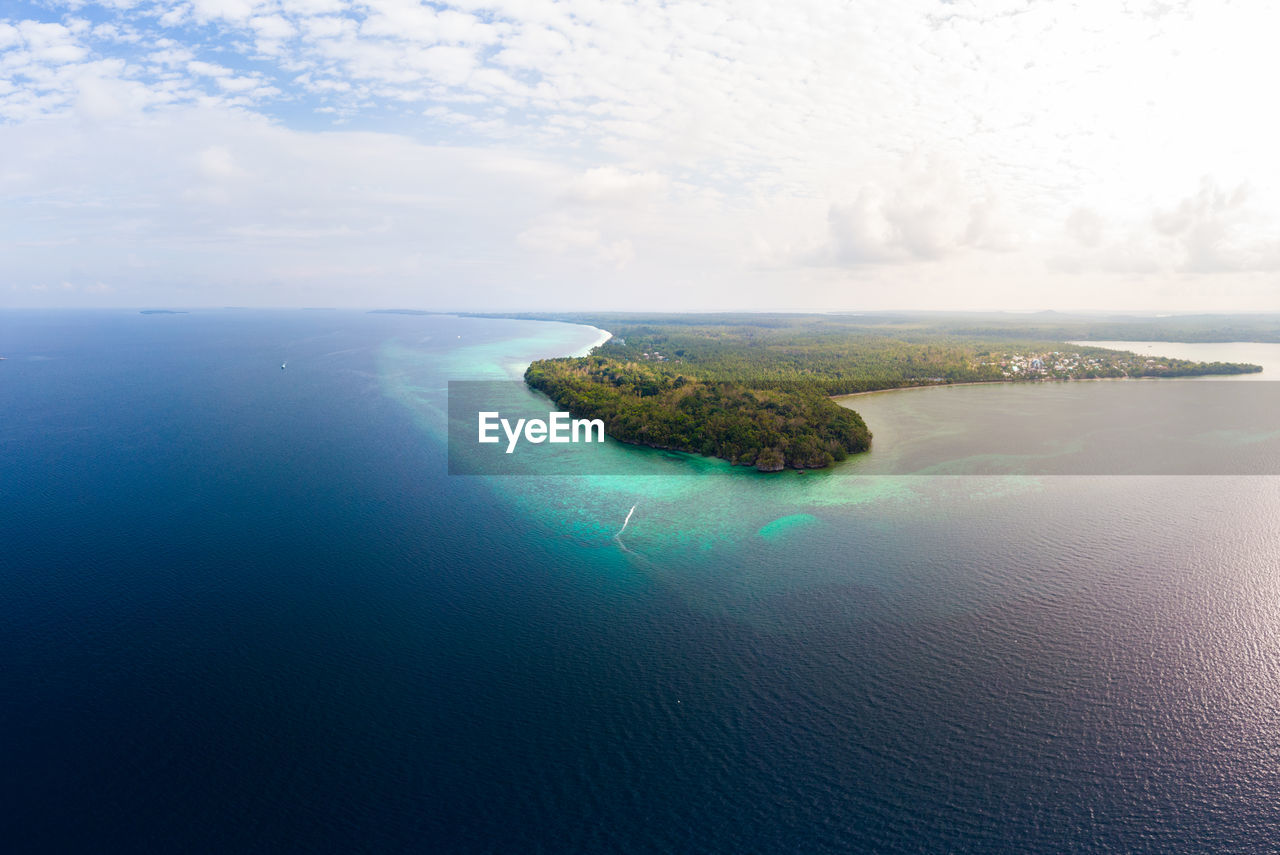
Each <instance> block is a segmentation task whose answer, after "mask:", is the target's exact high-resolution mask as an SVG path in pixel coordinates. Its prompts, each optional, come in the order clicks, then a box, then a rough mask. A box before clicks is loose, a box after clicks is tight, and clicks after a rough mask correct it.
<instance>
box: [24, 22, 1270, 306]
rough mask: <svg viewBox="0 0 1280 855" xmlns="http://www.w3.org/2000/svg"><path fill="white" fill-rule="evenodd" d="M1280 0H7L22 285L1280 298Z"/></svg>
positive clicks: (114, 301)
mask: <svg viewBox="0 0 1280 855" xmlns="http://www.w3.org/2000/svg"><path fill="white" fill-rule="evenodd" d="M1277 33H1280V4H1274V3H1271V2H1254V0H1245V2H1225V1H1224V0H1213V2H1198V0H1185V2H1183V0H1165V2H1151V3H1147V2H1123V0H1103V1H1102V2H1080V3H1072V2H1064V0H1053V2H1045V1H1044V0H1041V2H1035V0H991V2H963V0H955V2H945V0H892V2H888V1H887V0H882V2H860V0H849V2H845V1H844V0H787V2H763V1H762V0H728V2H715V0H709V2H683V1H682V0H674V2H657V0H649V2H627V1H626V0H611V1H610V2H600V0H559V2H551V0H460V1H459V2H449V3H445V2H440V3H425V2H418V0H363V2H347V0H179V2H150V0H105V2H97V3H95V2H87V0H71V2H54V0H37V2H24V0H5V2H3V3H0V307H3V306H10V307H24V306H54V307H56V306H121V307H125V306H129V307H132V306H139V307H157V306H172V307H196V306H225V305H245V306H345V307H370V308H373V307H401V308H424V309H437V310H479V311H564V310H568V309H592V310H605V309H612V310H639V311H644V310H692V311H698V310H720V309H735V310H822V311H863V310H876V309H1010V310H1019V311H1026V310H1042V309H1056V310H1079V309H1094V310H1126V311H1159V312H1190V311H1248V310H1264V311H1275V310H1280V165H1278V163H1280V161H1277V154H1278V153H1280V146H1277V142H1280V133H1278V132H1280V118H1277V116H1278V115H1280V114H1277V111H1276V110H1275V108H1274V104H1273V101H1274V97H1273V94H1272V90H1273V88H1274V83H1275V81H1276V80H1280V51H1278V50H1276V48H1275V39H1276V34H1277Z"/></svg>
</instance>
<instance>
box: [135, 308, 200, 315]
mask: <svg viewBox="0 0 1280 855" xmlns="http://www.w3.org/2000/svg"><path fill="white" fill-rule="evenodd" d="M138 314H140V315H189V314H191V313H190V312H183V311H179V310H177V309H143V310H141V311H140V312H138Z"/></svg>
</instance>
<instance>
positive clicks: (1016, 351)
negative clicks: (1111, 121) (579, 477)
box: [520, 314, 1262, 471]
mask: <svg viewBox="0 0 1280 855" xmlns="http://www.w3.org/2000/svg"><path fill="white" fill-rule="evenodd" d="M520 317H529V318H536V319H540V320H562V321H570V322H575V323H588V324H592V325H595V326H600V327H605V328H607V329H610V330H612V331H613V332H614V336H613V338H612V339H610V340H609V341H608V342H606V343H605V344H603V345H601V346H599V347H597V348H595V350H593V351H592V353H591V354H590V355H589V356H585V357H577V358H562V359H545V360H539V361H537V362H534V363H533V364H532V365H530V366H529V368H528V370H527V371H526V372H525V380H526V382H528V384H529V385H530V386H531V387H533V388H535V389H538V390H539V391H542V392H544V393H545V394H546V395H547V396H548V397H550V398H551V399H552V400H553V401H554V402H555V403H556V404H557V405H558V406H560V407H562V408H564V409H566V410H568V411H569V412H571V413H572V414H573V415H574V416H575V417H584V418H599V419H602V420H603V421H604V423H605V430H606V432H607V433H608V434H609V435H610V436H613V437H614V438H615V439H618V440H621V441H623V442H630V443H637V444H641V445H647V446H652V447H654V448H664V449H672V450H677V451H689V452H695V453H698V454H703V455H708V456H715V457H720V458H723V459H725V460H728V461H729V462H731V463H734V464H737V465H747V466H754V467H755V468H756V469H759V470H761V471H778V470H781V469H784V468H787V467H791V468H794V469H816V468H822V467H825V466H829V465H831V464H832V463H835V462H837V461H840V460H843V459H845V458H846V457H847V456H848V455H850V454H856V453H858V452H861V451H865V450H867V449H868V448H869V447H870V445H871V431H870V430H869V429H868V428H867V425H866V424H865V423H864V422H863V420H862V418H861V417H860V416H859V415H858V414H857V413H855V412H854V411H853V410H850V409H848V408H847V407H842V406H840V405H839V404H837V403H835V402H834V401H832V400H831V397H832V396H837V395H847V394H852V393H858V392H871V391H878V390H883V389H895V388H903V387H909V386H927V385H945V384H952V383H975V382H1045V381H1053V380H1059V381H1066V380H1085V379H1100V378H1122V377H1183V376H1196V375H1210V374H1240V373H1246V372H1255V371H1261V370H1262V369H1261V368H1260V367H1259V366H1256V365H1245V364H1239V363H1223V362H1214V363H1203V362H1191V361H1187V360H1181V359H1168V358H1156V357H1149V356H1141V355H1139V354H1135V353H1129V352H1124V351H1116V350H1107V349H1103V348H1097V347H1088V346H1080V345H1071V344H1067V343H1065V342H1063V341H1059V340H1046V339H1041V338H1039V337H1038V336H1037V333H1038V332H1040V330H1041V329H1042V327H1041V326H1040V325H1039V324H1037V323H1034V322H1029V323H1027V324H1026V325H1025V326H1023V327H1018V326H1016V325H1015V324H1014V323H1012V322H1010V321H1009V320H1008V318H1007V317H1004V318H1001V319H1000V321H1001V323H999V324H996V323H992V322H991V321H989V320H987V319H984V321H983V322H982V323H980V324H973V323H972V322H971V319H968V320H969V322H966V319H965V318H963V317H961V318H959V319H957V317H956V316H930V315H922V316H902V315H885V316H864V315H728V314H726V315H653V316H648V315H616V314H610V315H522V316H520ZM973 326H980V327H981V328H982V332H981V333H975V332H973V331H971V330H972V327H973ZM1068 326H1069V325H1062V324H1058V325H1056V326H1055V329H1056V330H1061V329H1064V328H1065V327H1068ZM1100 326H1102V327H1103V328H1104V329H1105V332H1106V334H1108V335H1114V334H1116V333H1117V332H1120V333H1121V335H1122V336H1124V335H1128V336H1133V335H1134V334H1136V333H1137V332H1139V331H1141V332H1147V331H1148V330H1149V329H1150V327H1149V326H1147V325H1143V324H1135V327H1137V328H1136V329H1134V330H1133V331H1131V332H1126V331H1124V330H1123V329H1119V330H1118V328H1117V322H1115V321H1113V320H1108V321H1107V322H1106V323H1105V324H1101V325H1100ZM1071 332H1073V333H1075V334H1076V335H1079V337H1081V338H1084V337H1087V336H1088V332H1087V331H1084V332H1085V334H1084V335H1080V333H1081V332H1082V331H1081V330H1078V329H1072V330H1071Z"/></svg>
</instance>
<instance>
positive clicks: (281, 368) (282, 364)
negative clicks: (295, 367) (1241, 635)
mask: <svg viewBox="0 0 1280 855" xmlns="http://www.w3.org/2000/svg"><path fill="white" fill-rule="evenodd" d="M288 364H289V363H287V362H281V363H280V370H281V371H283V370H284V367H285V366H286V365H288Z"/></svg>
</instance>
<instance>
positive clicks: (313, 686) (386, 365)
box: [0, 312, 1280, 852]
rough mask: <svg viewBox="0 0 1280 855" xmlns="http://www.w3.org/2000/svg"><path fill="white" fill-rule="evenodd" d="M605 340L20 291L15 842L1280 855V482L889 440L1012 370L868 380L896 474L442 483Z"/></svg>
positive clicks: (0, 450)
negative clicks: (981, 377) (961, 379)
mask: <svg viewBox="0 0 1280 855" xmlns="http://www.w3.org/2000/svg"><path fill="white" fill-rule="evenodd" d="M596 337H597V334H596V333H595V331H592V330H588V329H583V328H574V327H569V326H564V325H542V324H535V323H531V322H518V321H489V320H468V319H459V318H450V317H412V316H369V315H359V314H353V313H302V312H282V313H258V312H252V313H244V312H211V313H195V314H192V315H180V316H138V315H131V314H122V313H0V342H3V345H2V347H0V349H2V350H3V352H4V355H6V356H8V357H10V359H9V360H8V361H7V362H5V363H0V412H2V413H3V414H4V416H5V418H4V419H3V420H2V421H0V490H2V491H3V499H4V502H5V506H6V508H8V509H9V511H8V513H7V514H6V515H5V516H4V517H3V518H2V519H0V543H3V544H4V545H5V548H4V549H3V550H2V551H0V582H2V583H3V584H2V586H0V617H2V618H3V620H0V673H3V674H4V675H5V676H4V678H3V694H2V695H0V704H2V706H0V713H2V714H3V717H4V721H5V722H6V728H5V735H4V736H3V737H0V740H2V744H3V747H4V756H5V757H6V763H5V764H3V769H2V770H0V782H2V784H3V792H2V793H0V795H3V797H4V799H5V804H6V805H7V810H6V811H4V812H3V815H2V816H0V833H3V834H4V839H5V840H6V841H10V842H11V843H12V844H13V847H12V848H13V849H14V851H49V852H52V851H148V850H149V851H211V852H212V851H219V852H225V851H261V852H280V851H309V852H314V851H334V852H358V851H366V852H394V851H415V852H418V851H461V852H466V851H475V852H484V851H521V852H572V851H583V852H586V851H629V852H631V851H634V852H645V851H653V852H658V851H663V852H671V851H679V852H744V851H805V852H848V851H868V852H895V851H896V852H918V851H983V852H991V851H1006V852H1059V851H1132V852H1144V851H1145V852H1169V851H1187V852H1204V851H1250V852H1265V851H1274V834H1273V829H1274V827H1275V826H1276V824H1277V821H1278V820H1280V814H1278V813H1277V808H1276V805H1277V804H1280V800H1278V799H1277V795H1280V780H1277V774H1280V773H1278V772H1277V769H1280V766H1277V765H1276V763H1275V757H1276V751H1277V750H1278V747H1277V744H1276V738H1275V734H1276V733H1280V728H1278V725H1280V721H1277V715H1280V713H1278V712H1277V711H1280V646H1278V645H1280V642H1277V639H1280V607H1278V606H1277V603H1280V579H1278V578H1277V576H1278V574H1280V523H1277V520H1278V519H1280V514H1277V510H1280V487H1278V486H1277V485H1278V482H1277V481H1276V479H1274V478H1271V477H1259V476H1249V475H1225V474H1221V473H1219V474H1214V475H1207V476H1199V477H1189V476H1167V475H1166V476H1154V475H1149V474H1138V475H1129V476H1123V477H1118V476H1113V477H1103V476H1099V475H1089V474H1079V473H1075V474H1065V475H1064V474H1060V475H1051V474H1044V473H1036V474H1025V473H1024V474H1014V475H1002V476H996V475H984V476H973V475H939V474H924V475H919V474H907V473H909V472H914V471H920V470H924V469H928V468H930V467H937V466H939V465H943V466H945V464H946V463H947V462H948V460H949V458H946V454H947V453H949V451H954V450H955V449H956V448H961V449H962V450H963V451H964V454H965V455H969V454H970V452H969V450H967V448H964V446H965V444H966V443H969V442H970V439H967V438H966V432H965V431H964V430H958V431H957V430H952V429H951V428H952V427H954V426H956V425H959V426H961V427H963V425H964V424H966V422H960V421H955V420H954V419H953V420H952V421H951V422H950V423H949V426H948V427H947V429H946V430H943V429H940V428H939V429H935V430H932V431H928V430H926V431H924V432H917V431H914V429H913V428H912V425H923V426H925V427H928V426H929V425H931V424H933V425H935V426H937V425H940V424H942V423H943V422H944V421H945V419H944V418H943V414H946V417H947V418H953V417H954V416H955V415H956V414H958V413H964V412H965V411H966V409H970V408H973V407H974V406H975V405H974V404H973V403H972V402H973V401H975V400H976V399H975V398H966V397H964V396H966V395H968V394H969V393H970V392H975V393H977V394H978V395H979V397H980V396H981V395H983V394H995V392H994V391H993V390H995V389H996V388H1000V387H968V388H966V389H948V390H930V391H928V392H925V393H915V392H910V393H902V394H901V395H900V396H896V397H895V396H873V398H869V399H865V400H867V401H868V402H869V403H868V404H867V405H866V406H865V407H864V406H863V405H862V404H861V403H859V404H858V406H859V408H860V409H862V411H863V412H864V415H866V416H867V419H868V422H869V423H870V424H871V427H872V430H873V431H875V432H876V435H877V443H881V444H882V445H883V448H881V446H880V445H878V446H877V449H876V453H883V454H884V455H885V456H886V457H888V456H893V457H894V459H895V460H896V463H895V467H896V469H895V470H894V471H895V472H896V474H891V475H885V474H879V475H871V474H866V471H865V470H866V469H867V468H868V467H870V465H871V463H872V462H873V460H872V458H868V459H867V460H866V461H859V462H858V463H857V464H856V465H854V466H852V467H847V468H845V469H841V470H836V471H828V472H810V473H805V474H804V475H800V474H798V473H783V474H782V475H780V476H763V475H759V474H757V473H753V472H749V471H745V470H741V469H737V470H735V469H733V468H731V467H728V466H727V465H725V464H723V463H720V462H718V461H709V460H701V459H695V458H688V457H683V456H671V455H663V454H661V453H659V452H652V451H651V450H642V449H633V448H629V447H625V446H620V445H618V444H616V443H608V444H606V446H605V447H603V448H601V447H596V448H593V449H590V450H589V452H588V451H586V450H582V451H584V453H590V454H595V455H600V454H604V455H610V456H612V457H614V458H616V459H617V460H620V461H623V462H626V461H631V460H637V461H639V460H642V459H643V460H646V461H649V464H650V469H653V468H654V467H656V472H654V474H647V475H643V476H634V475H628V474H625V471H626V470H625V469H623V470H622V472H621V473H620V472H618V471H614V470H610V471H611V473H612V474H594V475H587V474H582V475H559V476H547V477H531V476H457V475H455V476H450V475H448V474H447V471H448V470H447V461H446V447H445V446H446V440H447V437H446V431H445V417H446V412H447V403H448V402H447V397H446V396H447V388H448V386H447V384H448V381H450V380H454V381H458V380H493V379H506V378H509V377H510V376H512V370H513V367H514V368H518V367H519V365H520V364H521V363H522V361H527V359H530V358H534V357H535V356H544V355H555V354H557V353H568V352H573V351H576V350H579V349H580V348H584V347H586V346H589V345H590V344H591V343H592V342H593V341H594V340H595V339H596ZM286 359H287V361H288V364H289V367H288V370H287V371H284V372H282V371H281V370H280V368H279V365H280V363H281V362H283V361H285V360H286ZM1113 387H1114V388H1119V389H1124V388H1128V387H1125V386H1124V384H1109V386H1108V385H1107V384H1092V385H1089V386H1085V385H1083V384H1082V385H1081V389H1082V390H1084V391H1081V392H1076V391H1074V390H1073V391H1072V392H1071V394H1072V395H1088V394H1090V393H1089V391H1088V390H1090V389H1098V390H1103V389H1107V388H1113ZM1134 388H1138V387H1134ZM1196 388H1204V389H1207V390H1209V391H1205V392H1195V391H1194V389H1196ZM1212 388H1213V387H1211V386H1208V385H1206V384H1195V383H1193V384H1186V386H1185V387H1179V390H1178V393H1179V394H1182V395H1192V396H1193V397H1190V398H1186V399H1185V400H1186V403H1187V405H1188V407H1194V406H1195V405H1196V403H1197V401H1199V402H1201V403H1203V401H1204V400H1206V399H1203V398H1201V399H1197V398H1195V397H1194V395H1199V394H1203V395H1213V394H1214V393H1213V392H1212ZM1040 389H1043V390H1044V391H1045V392H1046V395H1045V397H1044V399H1043V400H1041V401H1040V402H1039V404H1036V402H1034V401H1033V402H1031V403H1032V404H1036V406H1041V405H1042V406H1043V407H1046V408H1048V409H1046V410H1044V411H1045V412H1052V411H1053V409H1052V401H1053V400H1057V399H1056V398H1054V397H1053V396H1054V395H1055V394H1058V393H1061V392H1062V390H1061V389H1056V390H1055V389H1054V388H1053V387H1027V392H1028V393H1030V392H1036V391H1038V390H1040ZM1018 391H1019V394H1024V393H1023V392H1022V391H1021V389H1020V390H1018ZM1103 394H1108V395H1109V394H1111V393H1110V392H1105V393H1103ZM929 395H934V399H933V400H936V401H937V402H938V404H937V406H938V407H939V409H937V410H934V411H933V415H931V411H930V407H931V406H934V405H933V404H930V400H931V399H930V398H929V397H928V396H929ZM911 396H917V397H916V398H914V399H911ZM946 396H950V397H946ZM872 400H876V401H879V400H884V401H886V402H892V401H894V400H898V401H903V402H905V403H900V404H898V403H894V404H891V406H890V405H889V404H886V405H884V407H882V408H881V409H880V410H875V407H874V406H873V405H872V404H871V403H870V402H871V401H872ZM1022 400H1024V401H1025V400H1026V399H1022ZM1081 400H1083V403H1081V401H1080V400H1076V399H1070V402H1071V406H1072V408H1074V409H1076V410H1080V409H1081V408H1082V407H1087V405H1088V403H1089V402H1088V399H1087V398H1085V399H1081ZM1106 400H1110V399H1109V398H1108V399H1106ZM966 401H967V402H969V403H966ZM1094 403H1095V404H1096V405H1097V406H1099V407H1101V406H1102V403H1101V402H1099V401H1095V402H1094ZM529 405H530V406H536V405H537V401H536V399H532V403H531V404H529ZM875 406H879V405H875ZM895 407H899V408H902V409H899V410H895V409H893V408H895ZM1034 409H1035V407H1033V406H1031V405H1030V404H1026V403H1024V404H1023V405H1021V406H1020V407H1016V408H1011V410H1010V411H1011V412H1014V411H1020V412H1023V413H1024V414H1026V413H1028V412H1032V411H1034ZM873 410H874V414H873ZM1102 411H1103V410H1095V413H1096V412H1102ZM1259 413H1260V415H1259V416H1258V418H1256V419H1253V421H1252V422H1251V421H1250V420H1249V418H1247V417H1246V416H1247V414H1244V415H1242V416H1241V419H1240V423H1239V424H1235V423H1233V424H1232V426H1231V430H1238V431H1240V433H1230V434H1228V433H1224V434H1222V435H1221V436H1218V437H1208V438H1206V439H1203V440H1202V441H1203V442H1207V443H1212V444H1213V447H1214V448H1220V447H1227V446H1232V445H1234V446H1235V447H1238V448H1240V449H1243V450H1244V451H1242V452H1241V453H1253V452H1256V451H1257V450H1258V448H1259V447H1264V446H1265V442H1264V441H1263V440H1265V437H1266V435H1268V433H1269V432H1270V431H1271V430H1272V426H1271V421H1270V420H1269V418H1267V417H1266V414H1265V413H1263V412H1262V411H1259ZM969 423H970V424H972V423H976V424H981V420H980V419H978V421H977V422H969ZM1053 429H1054V425H1053V424H1049V425H1044V424H1042V425H1041V426H1040V430H1041V432H1042V434H1041V435H1040V436H1038V437H1037V438H1036V441H1037V442H1041V443H1047V444H1048V445H1047V446H1046V447H1047V448H1053V447H1054V444H1055V443H1056V444H1058V445H1063V444H1067V443H1069V442H1070V441H1072V436H1073V435H1072V434H1069V433H1068V432H1066V431H1065V430H1062V431H1059V432H1058V434H1057V435H1055V434H1054V430H1053ZM979 432H981V431H979ZM948 437H950V439H948ZM956 437H959V438H960V440H961V443H960V445H958V446H957V445H952V446H947V445H946V443H947V442H948V441H954V440H955V438H956ZM1259 437H1261V439H1258V438H1259ZM913 443H921V444H916V445H913ZM1003 450H1004V451H1007V450H1008V449H1003ZM1252 459H1253V460H1265V459H1266V458H1265V457H1256V458H1252ZM593 466H594V464H593ZM646 471H648V470H646ZM632 507H634V509H635V510H634V513H633V514H632V515H631V518H630V520H629V521H628V522H627V525H626V529H625V531H623V532H622V534H621V535H620V536H617V533H618V531H619V529H621V528H622V525H623V521H624V519H626V517H627V514H628V512H629V511H630V509H631V508H632Z"/></svg>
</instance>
